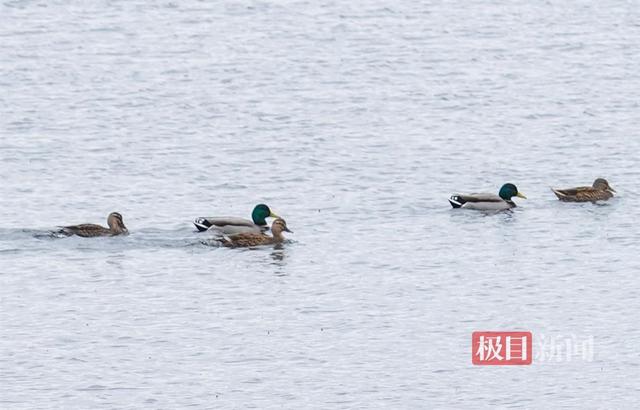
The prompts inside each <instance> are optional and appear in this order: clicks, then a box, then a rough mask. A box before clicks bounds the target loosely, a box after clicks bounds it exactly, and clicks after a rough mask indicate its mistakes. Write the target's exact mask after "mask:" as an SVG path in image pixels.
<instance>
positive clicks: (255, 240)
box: [218, 218, 293, 248]
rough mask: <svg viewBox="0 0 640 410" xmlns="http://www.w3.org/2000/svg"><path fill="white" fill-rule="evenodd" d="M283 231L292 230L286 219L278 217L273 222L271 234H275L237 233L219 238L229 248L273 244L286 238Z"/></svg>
mask: <svg viewBox="0 0 640 410" xmlns="http://www.w3.org/2000/svg"><path fill="white" fill-rule="evenodd" d="M283 231H284V232H291V231H290V230H289V228H287V223H286V222H285V220H284V219H282V218H278V219H276V220H275V221H273V223H272V224H271V234H272V235H273V236H269V235H265V234H264V233H237V234H235V235H228V236H223V237H222V238H220V239H218V240H219V241H220V242H221V243H222V245H223V246H226V247H229V248H238V247H251V246H260V245H272V244H279V243H282V242H283V241H284V239H285V238H284V235H282V232H283ZM291 233H293V232H291Z"/></svg>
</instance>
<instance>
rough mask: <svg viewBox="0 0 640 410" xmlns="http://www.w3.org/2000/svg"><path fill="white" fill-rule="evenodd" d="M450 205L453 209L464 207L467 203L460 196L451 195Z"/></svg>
mask: <svg viewBox="0 0 640 410" xmlns="http://www.w3.org/2000/svg"><path fill="white" fill-rule="evenodd" d="M449 203H450V204H451V206H452V207H453V208H460V207H462V205H464V203H465V201H464V200H463V199H462V198H460V197H459V196H458V195H451V198H449Z"/></svg>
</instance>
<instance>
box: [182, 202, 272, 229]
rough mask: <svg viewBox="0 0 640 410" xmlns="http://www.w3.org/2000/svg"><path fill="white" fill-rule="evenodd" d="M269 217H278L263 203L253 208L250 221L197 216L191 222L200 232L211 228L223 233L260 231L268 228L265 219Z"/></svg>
mask: <svg viewBox="0 0 640 410" xmlns="http://www.w3.org/2000/svg"><path fill="white" fill-rule="evenodd" d="M269 217H271V218H278V215H276V214H274V213H273V212H271V209H269V207H268V206H266V205H265V204H259V205H256V206H255V208H253V212H252V213H251V219H252V221H250V220H248V219H244V218H235V217H201V218H197V219H196V220H195V221H194V222H193V224H194V225H195V226H196V228H198V231H200V232H202V231H206V230H208V229H212V230H215V231H216V232H218V233H220V234H223V235H233V234H237V233H245V232H246V233H261V232H265V231H268V230H269V226H267V221H266V219H267V218H269Z"/></svg>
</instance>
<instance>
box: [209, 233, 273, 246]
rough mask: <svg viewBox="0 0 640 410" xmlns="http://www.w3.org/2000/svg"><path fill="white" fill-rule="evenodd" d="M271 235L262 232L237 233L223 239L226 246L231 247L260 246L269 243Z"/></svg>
mask: <svg viewBox="0 0 640 410" xmlns="http://www.w3.org/2000/svg"><path fill="white" fill-rule="evenodd" d="M270 239H271V238H270V237H269V236H267V235H264V234H261V233H237V234H234V235H227V236H224V237H223V238H222V239H221V242H222V244H223V245H224V246H227V247H230V248H237V247H251V246H259V245H264V244H267V243H269V241H270Z"/></svg>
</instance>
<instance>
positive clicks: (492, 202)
mask: <svg viewBox="0 0 640 410" xmlns="http://www.w3.org/2000/svg"><path fill="white" fill-rule="evenodd" d="M514 196H517V197H518V198H524V199H526V198H527V197H526V196H524V195H523V194H521V193H520V192H518V188H517V187H516V186H515V185H513V184H504V185H503V186H502V188H500V192H498V195H494V194H468V195H464V194H454V195H452V196H451V198H449V202H450V203H451V206H452V207H454V208H465V209H477V210H481V211H503V210H505V209H510V208H514V207H515V206H516V204H515V202H513V201H512V200H511V198H513V197H514Z"/></svg>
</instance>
